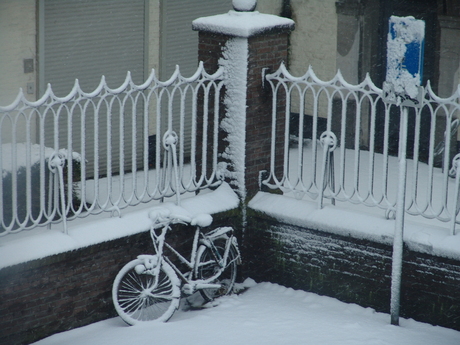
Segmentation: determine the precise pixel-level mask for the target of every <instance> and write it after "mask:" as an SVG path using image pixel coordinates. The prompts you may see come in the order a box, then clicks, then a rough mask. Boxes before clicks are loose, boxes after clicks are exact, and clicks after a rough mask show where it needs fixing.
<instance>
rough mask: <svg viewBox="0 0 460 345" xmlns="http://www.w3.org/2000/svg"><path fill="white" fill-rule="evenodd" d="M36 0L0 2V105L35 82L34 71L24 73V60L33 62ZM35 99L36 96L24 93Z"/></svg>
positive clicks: (12, 98) (34, 57) (6, 102)
mask: <svg viewBox="0 0 460 345" xmlns="http://www.w3.org/2000/svg"><path fill="white" fill-rule="evenodd" d="M35 6H36V4H35V0H21V1H17V0H1V1H0V47H1V48H0V105H2V106H5V105H8V104H10V103H12V102H13V100H14V99H15V98H16V96H17V95H18V91H19V88H21V87H22V88H23V89H24V91H26V87H27V83H34V84H35V82H36V79H35V78H36V69H34V71H35V72H33V73H27V74H25V73H24V63H23V60H24V59H34V61H36V47H35V42H36V20H35ZM27 99H28V100H35V94H27Z"/></svg>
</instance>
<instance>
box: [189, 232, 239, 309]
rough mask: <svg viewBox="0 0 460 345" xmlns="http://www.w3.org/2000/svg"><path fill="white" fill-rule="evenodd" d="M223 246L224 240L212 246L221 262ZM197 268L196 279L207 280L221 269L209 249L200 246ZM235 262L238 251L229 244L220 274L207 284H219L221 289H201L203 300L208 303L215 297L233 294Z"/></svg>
mask: <svg viewBox="0 0 460 345" xmlns="http://www.w3.org/2000/svg"><path fill="white" fill-rule="evenodd" d="M225 245H226V240H224V239H218V240H215V241H214V246H215V247H216V249H217V252H218V255H217V256H218V257H217V259H218V260H220V261H222V260H223V258H224V254H225ZM197 258H198V267H197V271H196V278H197V279H202V280H207V279H210V278H212V277H213V276H215V275H216V274H218V273H219V270H221V269H222V267H221V265H220V264H219V262H218V261H216V257H215V255H214V253H213V252H212V250H211V248H208V247H206V246H200V248H199V249H198V254H197ZM237 260H238V250H237V249H236V248H235V246H234V245H233V244H230V248H229V252H228V258H227V262H226V264H225V267H223V270H222V273H221V274H220V275H219V276H217V277H216V279H213V280H212V281H210V282H209V283H212V284H221V287H220V288H218V289H215V288H210V289H202V290H200V293H201V295H202V296H203V298H204V299H205V300H206V301H207V302H210V301H212V300H214V299H215V298H217V297H220V296H225V295H228V294H230V293H232V292H233V286H234V285H235V280H236V273H237Z"/></svg>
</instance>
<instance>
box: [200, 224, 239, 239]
mask: <svg viewBox="0 0 460 345" xmlns="http://www.w3.org/2000/svg"><path fill="white" fill-rule="evenodd" d="M227 234H229V235H232V234H233V228H232V227H230V226H222V227H220V228H216V229H214V230H212V231H210V232H208V233H207V234H206V235H205V236H206V237H207V238H209V239H215V238H218V237H221V236H223V235H227Z"/></svg>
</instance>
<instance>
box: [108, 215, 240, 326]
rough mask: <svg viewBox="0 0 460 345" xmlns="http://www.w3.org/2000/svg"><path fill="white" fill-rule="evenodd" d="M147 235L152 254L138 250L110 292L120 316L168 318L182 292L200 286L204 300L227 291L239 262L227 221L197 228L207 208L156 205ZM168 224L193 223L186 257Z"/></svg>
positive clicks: (130, 319) (207, 218)
mask: <svg viewBox="0 0 460 345" xmlns="http://www.w3.org/2000/svg"><path fill="white" fill-rule="evenodd" d="M149 216H150V218H151V219H152V227H151V229H150V236H151V238H152V241H153V246H154V249H155V254H154V255H139V256H138V257H137V259H135V260H133V261H131V262H129V263H127V264H126V265H125V266H124V267H123V268H122V269H121V270H120V272H119V273H118V274H117V276H116V278H115V281H114V283H113V288H112V298H113V303H114V305H115V309H116V310H117V312H118V314H119V315H120V317H121V318H122V319H123V320H124V321H125V322H126V323H128V324H130V325H134V324H137V323H139V322H142V321H152V320H158V321H167V320H169V318H170V317H171V316H172V315H173V314H174V312H175V311H176V309H177V308H178V307H179V302H180V298H181V294H184V295H192V294H193V293H195V292H196V291H200V293H201V295H202V296H203V298H204V300H205V301H212V300H213V299H215V298H217V297H220V296H224V295H227V294H230V293H231V292H232V291H233V286H234V284H235V279H236V273H237V265H238V264H240V263H241V256H240V252H239V250H238V243H237V240H236V237H235V236H234V235H233V229H232V228H231V227H219V228H216V229H214V230H212V231H210V232H208V233H206V234H205V233H203V232H202V231H201V228H202V227H207V226H209V225H210V224H211V222H212V217H211V216H210V215H207V214H202V215H198V216H196V217H193V218H191V217H188V216H185V215H183V214H182V212H179V213H178V214H172V213H171V211H170V210H169V209H167V208H155V209H154V210H152V211H151V212H150V214H149ZM172 224H190V225H192V226H196V229H195V235H194V238H193V244H192V251H191V253H190V258H189V259H187V258H185V257H184V256H183V255H181V254H180V253H179V252H177V251H176V250H175V249H174V248H172V246H171V245H169V244H168V243H166V241H165V239H166V235H167V233H168V232H169V231H170V230H171V225H172ZM165 247H166V248H168V249H169V251H170V252H171V253H172V254H174V255H175V256H176V257H177V258H178V259H179V261H180V262H181V263H182V264H184V265H180V266H181V267H182V266H185V267H186V269H185V272H183V271H181V270H180V269H179V268H178V267H177V266H176V265H175V264H174V263H173V262H172V261H171V260H170V259H169V258H168V257H167V256H165V255H164V252H163V249H164V248H165Z"/></svg>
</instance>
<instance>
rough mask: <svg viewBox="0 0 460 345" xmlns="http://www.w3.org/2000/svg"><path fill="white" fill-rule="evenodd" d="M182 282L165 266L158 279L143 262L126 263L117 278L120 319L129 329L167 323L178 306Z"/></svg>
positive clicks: (115, 289)
mask: <svg viewBox="0 0 460 345" xmlns="http://www.w3.org/2000/svg"><path fill="white" fill-rule="evenodd" d="M179 286H180V282H179V279H178V278H177V275H176V273H175V272H174V271H173V269H172V268H171V266H170V265H168V264H167V263H166V262H163V263H162V264H161V268H160V270H159V271H158V274H157V275H153V274H152V273H150V272H149V271H148V270H147V269H146V268H145V266H144V261H143V260H140V259H136V260H133V261H131V262H129V263H127V264H126V265H125V266H124V267H123V268H122V269H121V270H120V272H119V273H118V274H117V276H116V278H115V281H114V283H113V287H112V299H113V304H114V306H115V309H116V310H117V312H118V315H120V317H121V318H122V319H123V320H124V321H125V322H126V323H127V324H129V325H134V324H136V323H139V322H143V321H153V320H158V321H168V320H169V319H170V318H171V316H172V315H173V314H174V312H175V311H176V309H177V308H178V306H179V300H180V287H179Z"/></svg>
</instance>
